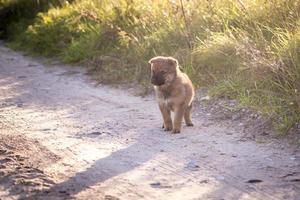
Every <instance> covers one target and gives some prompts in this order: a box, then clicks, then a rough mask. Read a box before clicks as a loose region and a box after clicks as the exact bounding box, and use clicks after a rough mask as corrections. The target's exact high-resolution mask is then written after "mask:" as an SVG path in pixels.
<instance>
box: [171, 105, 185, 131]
mask: <svg viewBox="0 0 300 200" xmlns="http://www.w3.org/2000/svg"><path fill="white" fill-rule="evenodd" d="M174 113H175V115H174V125H173V130H172V133H180V130H181V122H182V119H183V114H184V107H183V106H182V105H179V106H176V107H175V111H174Z"/></svg>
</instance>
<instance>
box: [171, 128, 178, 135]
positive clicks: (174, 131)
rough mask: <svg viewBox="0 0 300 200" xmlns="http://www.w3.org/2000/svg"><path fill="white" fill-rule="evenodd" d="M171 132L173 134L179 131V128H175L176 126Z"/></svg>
mask: <svg viewBox="0 0 300 200" xmlns="http://www.w3.org/2000/svg"><path fill="white" fill-rule="evenodd" d="M172 133H173V134H177V133H180V130H179V129H176V128H173V130H172Z"/></svg>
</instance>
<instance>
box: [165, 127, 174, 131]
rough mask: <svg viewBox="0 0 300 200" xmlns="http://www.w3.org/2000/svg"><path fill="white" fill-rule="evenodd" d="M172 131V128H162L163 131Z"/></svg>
mask: <svg viewBox="0 0 300 200" xmlns="http://www.w3.org/2000/svg"><path fill="white" fill-rule="evenodd" d="M172 129H173V128H172V127H164V131H171V130H172Z"/></svg>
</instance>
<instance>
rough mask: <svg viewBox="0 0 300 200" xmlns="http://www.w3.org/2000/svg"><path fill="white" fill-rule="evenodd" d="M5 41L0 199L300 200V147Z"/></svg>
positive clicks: (1, 53)
mask: <svg viewBox="0 0 300 200" xmlns="http://www.w3.org/2000/svg"><path fill="white" fill-rule="evenodd" d="M43 63H44V62H42V61H41V60H38V59H33V58H30V57H28V56H25V55H22V54H20V53H16V52H13V51H11V50H9V49H7V48H5V47H3V46H1V47H0V128H1V129H0V137H1V138H0V139H1V142H0V199H106V200H117V199H127V200H129V199H130V200H131V199H151V200H153V199H162V200H166V199H172V200H176V199H180V200H182V199H187V200H196V199H201V200H202V199H203V200H221V199H224V200H237V199H239V200H246V199H261V200H267V199H270V200H273V199H274V200H275V199H288V200H299V199H300V152H299V149H298V148H297V147H295V146H289V145H287V144H286V143H282V142H280V141H277V140H274V139H270V140H269V141H268V142H265V141H264V142H257V141H254V140H251V139H248V138H247V137H244V136H245V133H243V132H242V131H238V129H234V128H232V126H231V124H230V123H229V124H227V123H228V122H226V123H219V122H218V123H216V122H215V121H213V120H209V119H207V118H206V117H205V113H202V112H197V111H195V112H194V113H193V116H194V124H195V126H194V127H185V126H184V127H183V130H182V133H181V134H176V135H172V134H170V133H169V132H164V131H162V130H161V116H160V113H159V111H158V107H157V105H156V103H155V101H154V97H153V96H148V97H145V98H141V97H138V96H135V95H133V90H131V89H126V90H124V89H122V90H121V89H116V88H111V87H108V86H98V87H95V86H94V84H93V82H92V81H90V80H89V79H88V77H86V76H85V75H84V71H83V69H82V68H76V67H71V66H62V65H55V64H52V65H49V64H47V66H46V64H43Z"/></svg>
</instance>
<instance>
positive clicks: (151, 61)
mask: <svg viewBox="0 0 300 200" xmlns="http://www.w3.org/2000/svg"><path fill="white" fill-rule="evenodd" d="M152 63H153V58H151V59H150V60H149V61H148V67H151V64H152Z"/></svg>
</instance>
